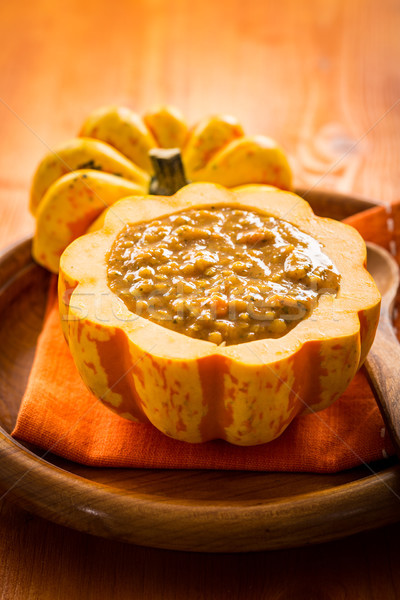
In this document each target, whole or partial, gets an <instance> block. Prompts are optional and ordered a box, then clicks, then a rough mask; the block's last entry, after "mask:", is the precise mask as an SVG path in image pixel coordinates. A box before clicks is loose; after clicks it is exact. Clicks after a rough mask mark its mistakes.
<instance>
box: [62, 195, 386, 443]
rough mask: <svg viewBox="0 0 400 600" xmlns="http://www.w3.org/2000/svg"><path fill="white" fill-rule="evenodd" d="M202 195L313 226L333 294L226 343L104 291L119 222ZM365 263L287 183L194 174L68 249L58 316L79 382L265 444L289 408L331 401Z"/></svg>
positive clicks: (144, 408)
mask: <svg viewBox="0 0 400 600" xmlns="http://www.w3.org/2000/svg"><path fill="white" fill-rule="evenodd" d="M210 204H213V205H233V204H234V205H238V206H241V207H251V208H253V209H258V210H264V211H265V212H267V213H268V214H272V215H274V216H277V217H279V218H284V219H286V220H287V221H289V222H291V223H293V224H295V225H296V226H297V227H299V228H300V229H301V230H303V231H305V232H306V233H309V234H310V235H312V236H313V237H315V238H316V239H317V240H319V241H320V242H321V243H322V244H323V246H324V251H325V252H326V253H327V254H328V255H329V256H330V257H331V259H332V260H333V261H334V262H335V264H336V267H337V268H338V269H339V272H340V273H341V274H342V280H341V287H340V290H339V293H338V294H337V296H336V297H332V296H322V297H321V298H320V301H319V303H318V305H317V307H316V308H315V310H314V311H313V313H312V314H311V316H310V317H309V318H308V319H306V320H304V321H301V322H300V323H299V324H298V325H297V326H296V327H295V328H294V329H293V330H291V331H290V332H289V333H288V334H286V335H285V336H283V337H282V338H278V339H268V340H257V341H254V342H248V343H243V344H240V345H232V346H227V347H220V346H215V345H214V344H212V343H210V342H206V341H203V340H197V339H193V338H190V337H187V336H185V335H182V334H179V333H177V332H175V331H172V330H169V329H166V328H163V327H162V326H160V325H158V324H155V323H152V322H150V321H148V320H146V319H143V318H142V317H140V316H138V315H134V314H133V313H130V312H129V311H128V310H127V308H126V306H125V304H124V303H123V302H122V300H120V299H119V298H118V297H117V296H116V295H115V294H113V293H112V292H111V291H110V290H109V288H108V286H107V277H106V268H107V264H106V256H107V252H108V251H109V249H110V248H111V245H112V243H113V241H114V239H115V238H116V236H117V235H118V233H119V231H120V230H121V228H122V227H123V226H124V223H127V222H129V223H134V222H139V221H140V222H141V221H148V220H151V219H153V218H157V217H161V216H163V215H167V214H170V213H172V212H177V211H179V210H182V209H184V208H189V207H191V206H204V205H210ZM338 239H340V240H341V244H340V246H339V245H338V244H337V243H336V242H337V240H338ZM82 256H85V260H82ZM364 263H365V244H364V242H363V240H362V238H361V236H360V235H359V234H358V233H357V232H356V231H355V230H354V229H353V228H351V227H349V226H347V225H344V224H343V223H339V222H336V221H332V220H330V219H323V218H319V217H316V216H315V215H314V214H313V213H312V211H311V208H310V207H309V205H308V204H307V203H306V202H305V201H304V200H302V199H301V198H299V197H298V196H296V195H295V194H292V193H288V192H283V191H278V190H276V189H274V188H271V187H265V186H244V187H242V188H239V189H238V190H236V191H234V192H229V191H228V190H226V189H224V188H222V187H221V186H217V185H214V184H190V185H188V186H186V187H185V188H182V189H181V190H180V191H179V192H178V193H177V194H176V195H175V196H172V197H151V196H147V197H140V198H138V197H136V198H133V199H129V198H128V199H124V200H121V201H119V202H117V203H116V204H115V205H114V206H113V207H112V208H111V209H109V210H108V211H107V213H106V215H105V219H104V224H103V227H102V229H101V230H98V231H96V232H93V233H90V234H87V235H85V236H82V237H81V238H79V239H78V240H76V241H75V242H73V243H72V244H71V245H70V246H69V247H68V248H67V249H66V251H65V252H64V253H63V255H62V257H61V264H60V278H59V280H60V288H59V289H60V295H59V297H60V313H61V319H62V322H63V328H64V332H65V335H66V339H67V341H68V344H69V346H70V349H71V352H72V355H73V357H74V360H75V363H76V365H77V368H78V371H79V372H80V374H81V376H82V378H83V380H84V382H85V383H86V384H87V385H88V387H89V388H90V389H91V390H92V392H93V393H94V394H95V395H96V396H97V397H99V398H100V399H101V400H102V401H103V402H104V404H105V405H107V406H109V407H110V408H111V409H112V410H114V411H115V412H117V413H119V414H120V415H123V416H125V417H128V418H134V419H137V420H140V421H145V422H151V423H153V425H155V426H156V427H157V428H158V429H159V430H160V431H162V432H163V433H165V434H166V435H168V436H170V437H173V438H175V439H178V440H183V441H187V442H194V443H197V442H204V441H207V440H211V439H216V438H221V439H225V440H227V441H229V442H231V443H233V444H237V445H255V444H262V443H266V442H269V441H271V440H273V439H275V438H276V437H277V436H279V435H280V434H281V433H282V432H283V431H284V430H285V428H286V427H287V426H288V425H289V423H290V422H291V421H292V420H293V419H294V418H295V417H296V416H297V415H299V414H304V413H307V412H315V411H318V410H322V409H323V408H326V407H327V406H329V405H330V404H331V403H332V402H333V401H334V400H336V399H337V398H338V397H339V396H340V395H341V394H342V393H343V391H344V390H345V389H346V387H347V386H348V384H349V383H350V381H351V379H352V378H353V376H354V374H355V373H356V371H357V369H358V368H359V367H360V365H361V364H362V361H363V360H364V358H365V355H366V353H367V352H368V350H369V347H370V345H371V343H372V340H373V336H374V332H375V328H376V325H377V320H378V316H379V304H380V296H379V292H378V291H377V289H376V286H375V284H374V282H373V280H372V278H371V277H370V275H369V274H368V272H367V271H366V270H365V268H364V266H363V265H364ZM355 282H356V283H357V290H356V293H355V288H354V286H355ZM69 290H71V293H69ZM360 322H361V325H360ZM88 332H90V333H88ZM104 340H106V342H107V348H108V350H107V353H106V354H105V353H104V352H103V351H102V350H101V343H102V342H104ZM121 340H123V342H121ZM121 348H122V350H121ZM121 352H122V355H121ZM113 355H116V356H117V355H118V356H120V357H121V356H122V360H119V361H114V362H113V363H112V364H109V363H108V362H107V360H106V356H113ZM125 379H126V382H125V387H124V389H123V390H122V391H120V390H119V389H117V388H118V385H120V382H121V381H122V380H125ZM116 386H117V387H116Z"/></svg>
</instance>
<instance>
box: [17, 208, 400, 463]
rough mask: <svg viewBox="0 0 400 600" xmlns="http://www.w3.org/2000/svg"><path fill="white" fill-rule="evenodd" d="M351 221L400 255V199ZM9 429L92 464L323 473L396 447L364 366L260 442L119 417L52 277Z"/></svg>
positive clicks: (389, 452) (367, 236)
mask: <svg viewBox="0 0 400 600" xmlns="http://www.w3.org/2000/svg"><path fill="white" fill-rule="evenodd" d="M348 222H349V223H351V224H352V225H353V226H355V227H356V228H357V229H358V230H359V231H360V233H361V234H362V235H363V236H364V238H365V239H366V240H369V241H374V242H376V243H378V244H380V245H382V246H385V247H386V248H388V249H390V250H391V251H392V252H393V253H394V254H397V259H398V260H399V259H400V256H399V249H400V204H397V205H394V206H392V207H391V208H389V209H385V208H383V207H378V208H373V209H370V210H368V211H365V212H363V213H361V214H359V215H356V216H354V217H351V218H350V219H348ZM339 243H340V242H339ZM12 435H13V436H14V437H15V438H18V439H20V440H23V441H25V442H28V443H31V444H34V445H35V446H38V447H40V448H42V449H43V450H44V452H43V454H44V455H46V454H47V452H51V453H54V454H57V455H59V456H62V457H64V458H67V459H70V460H73V461H76V462H79V463H82V464H86V465H91V466H96V467H142V468H168V469H226V470H250V471H308V472H319V473H323V472H335V471H340V470H343V469H348V468H351V467H354V466H356V465H360V464H361V463H369V462H371V461H375V460H379V459H382V458H387V457H388V456H390V455H392V454H394V451H393V447H392V445H391V443H390V440H389V439H388V436H387V434H386V431H385V428H384V424H383V421H382V418H381V416H380V413H379V410H378V408H377V405H376V403H375V400H374V396H373V393H372V391H371V388H370V386H369V384H368V382H367V379H366V376H365V372H364V370H363V369H361V370H360V371H359V372H358V373H357V375H356V377H355V378H354V380H353V382H352V383H351V385H350V387H349V388H348V390H347V391H346V392H345V393H344V394H343V396H342V397H341V398H339V400H337V401H336V402H335V403H334V404H333V405H332V406H331V407H330V408H328V409H326V410H325V411H322V412H320V413H316V414H313V415H307V416H302V417H298V418H297V419H295V421H294V422H293V423H292V424H291V425H290V426H289V427H288V429H287V430H286V431H285V432H284V433H283V434H282V435H281V436H280V437H279V438H278V439H277V440H274V441H273V442H270V443H268V444H263V445H261V446H254V447H237V446H232V445H230V444H228V443H227V442H224V441H221V440H218V441H212V442H207V443H204V444H189V443H185V442H178V441H175V440H172V439H170V438H168V437H166V436H164V435H163V434H162V433H160V432H159V431H157V430H156V429H155V428H154V427H153V426H152V425H149V424H141V423H132V422H130V421H126V420H125V419H122V418H121V417H119V416H117V415H115V414H113V413H112V412H110V410H109V409H107V408H105V407H104V406H103V405H102V404H101V402H100V401H99V400H97V399H96V398H95V397H94V396H93V395H92V394H91V393H90V392H89V391H88V390H87V389H86V387H85V386H84V384H83V383H82V381H81V379H80V376H79V374H78V372H77V371H76V368H75V365H74V363H73V360H72V357H71V355H70V353H69V349H68V347H67V345H66V343H65V341H64V339H63V337H62V333H61V328H60V324H59V317H58V310H57V300H56V282H55V280H53V281H52V285H51V286H50V292H49V299H48V310H47V313H46V318H45V323H44V327H43V331H42V333H41V335H40V338H39V341H38V345H37V351H36V356H35V360H34V364H33V367H32V371H31V375H30V378H29V382H28V386H27V389H26V392H25V396H24V398H23V401H22V404H21V408H20V411H19V415H18V419H17V423H16V426H15V429H14V431H13V434H12Z"/></svg>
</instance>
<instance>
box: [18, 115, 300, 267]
mask: <svg viewBox="0 0 400 600" xmlns="http://www.w3.org/2000/svg"><path fill="white" fill-rule="evenodd" d="M155 147H164V148H170V147H177V148H179V149H181V150H182V161H183V164H184V166H185V169H186V172H187V177H188V179H189V180H193V181H214V182H216V183H221V184H224V185H227V186H234V185H239V184H240V185H241V184H246V183H263V184H273V185H275V186H277V187H280V188H282V189H289V188H290V187H291V180H292V175H291V169H290V165H289V162H288V160H287V158H286V156H285V154H284V152H283V150H282V149H281V148H279V147H278V146H277V144H276V143H275V142H273V141H271V140H269V138H265V137H263V136H254V137H252V138H250V137H246V136H245V134H244V131H243V129H242V127H241V125H240V124H239V123H238V122H237V121H236V119H234V118H233V117H229V116H225V115H224V116H219V115H217V116H211V117H207V118H206V119H203V120H202V121H201V122H200V123H199V124H198V125H197V126H195V127H194V128H193V129H192V130H189V128H188V126H187V124H186V122H185V120H184V119H183V117H182V115H181V114H180V112H179V111H178V110H177V109H175V108H173V107H170V106H164V107H160V108H157V109H154V110H152V111H148V112H147V113H146V114H145V115H144V116H143V117H140V116H139V115H137V114H136V113H134V112H133V111H132V110H130V109H129V108H126V107H121V106H108V107H103V108H100V109H98V110H96V111H94V112H93V113H92V114H90V115H89V116H88V117H87V118H86V120H85V121H84V123H83V125H82V127H81V130H80V134H79V137H77V138H75V139H73V140H70V141H69V142H66V143H65V144H63V145H61V146H60V147H58V148H56V149H55V150H54V151H50V152H48V154H47V155H46V156H45V157H44V158H43V160H42V161H41V162H40V164H39V166H38V168H37V169H36V172H35V175H34V178H33V181H32V186H31V198H30V210H31V212H32V214H33V215H34V216H35V217H37V214H38V212H39V206H40V205H41V203H42V202H44V200H45V199H46V201H47V202H49V203H50V204H52V205H53V206H54V210H55V211H56V214H55V215H54V217H52V218H54V220H59V222H60V223H63V220H64V208H65V205H64V206H63V205H62V204H60V206H58V205H57V202H56V200H55V199H53V200H49V195H51V194H52V193H54V194H56V190H57V182H58V180H59V179H60V178H62V177H64V176H65V175H66V174H67V173H69V172H71V171H72V172H75V171H78V170H82V169H91V170H95V172H94V174H93V177H96V172H97V173H98V178H99V180H101V176H102V174H103V173H109V174H112V175H114V176H118V177H119V178H120V179H121V187H123V186H124V185H125V184H126V186H127V187H128V186H129V183H133V184H135V185H137V186H138V189H139V190H140V193H142V194H143V195H144V194H146V193H148V189H149V185H150V179H151V175H152V165H151V161H150V159H149V150H151V149H152V148H155ZM99 185H102V189H103V193H104V198H105V200H106V199H107V197H108V196H110V197H113V194H114V190H113V189H110V190H109V191H108V190H107V185H106V184H105V183H104V181H103V182H102V181H100V182H99ZM110 187H111V188H113V186H112V185H110ZM88 192H90V189H88ZM130 194H131V192H130V191H128V192H127V194H126V195H130ZM89 196H90V194H88V197H89ZM105 203H107V202H105ZM71 204H72V205H73V203H71ZM72 205H71V207H69V209H68V213H69V216H68V224H69V225H71V216H70V213H71V211H72V209H73V206H72ZM85 207H86V209H87V210H86V215H82V209H83V208H85ZM96 218H97V215H94V214H93V211H92V206H91V205H90V202H89V201H88V202H87V204H86V205H85V204H83V205H81V210H80V213H79V214H77V215H76V221H77V226H76V227H75V230H76V231H77V235H81V233H83V232H82V231H81V230H80V229H79V227H78V225H79V222H82V223H83V222H85V223H86V222H90V220H91V219H92V222H93V221H94V220H95V219H96ZM89 224H90V223H89ZM55 235H57V232H55ZM62 244H64V248H65V247H66V245H65V243H64V241H63V239H62V235H61V236H60V239H59V243H58V247H61V246H62ZM35 245H36V246H38V247H40V252H35V254H34V257H35V259H36V261H37V262H38V263H39V264H41V265H42V266H44V267H46V268H48V269H50V270H52V271H53V272H58V261H57V260H56V261H55V260H54V257H53V256H52V255H53V254H54V251H53V248H52V242H51V240H49V237H48V233H47V230H46V227H44V222H43V219H42V220H40V219H38V220H37V224H36V231H35ZM64 248H63V249H64Z"/></svg>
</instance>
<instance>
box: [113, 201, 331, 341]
mask: <svg viewBox="0 0 400 600" xmlns="http://www.w3.org/2000/svg"><path fill="white" fill-rule="evenodd" d="M107 277H108V285H109V287H110V289H111V290H112V292H114V293H115V294H117V295H118V296H119V297H120V298H121V299H122V300H123V301H124V303H125V305H126V306H127V308H128V309H129V310H130V311H131V312H132V313H136V314H138V315H140V316H142V317H145V318H147V319H150V320H151V321H154V322H156V323H158V324H159V325H163V326H164V327H168V328H169V329H174V330H176V331H178V332H179V333H183V334H185V335H188V336H190V337H194V338H199V339H203V340H207V341H209V342H213V343H215V344H223V343H225V344H227V345H228V344H239V343H242V342H248V341H251V340H256V339H261V338H275V337H280V336H282V335H284V334H285V333H287V332H288V331H290V330H291V329H292V328H293V327H295V325H296V324H298V323H299V322H300V320H302V319H305V318H307V317H308V316H309V315H310V314H311V312H312V309H313V307H314V306H315V304H316V302H317V301H318V297H319V295H320V294H321V293H329V294H336V293H337V292H338V289H339V284H340V275H339V273H338V272H337V270H336V268H335V266H334V265H333V263H332V261H331V260H330V259H329V257H328V256H327V255H326V254H324V252H323V250H322V248H321V245H320V244H319V243H318V242H317V241H316V240H315V239H314V238H312V237H311V236H309V235H307V234H305V233H303V232H302V231H300V230H299V229H298V228H296V227H295V226H294V225H292V224H291V223H289V222H287V221H284V220H280V219H277V218H275V217H271V216H268V215H267V214H264V213H261V212H257V211H255V210H248V209H245V208H237V207H233V206H223V207H221V206H218V207H213V206H208V207H202V208H191V209H187V210H183V211H181V212H179V213H175V214H172V215H169V216H166V217H162V218H160V219H157V220H154V221H149V222H143V223H138V224H134V225H127V226H126V227H125V228H124V229H123V230H122V231H121V232H120V234H119V235H118V237H117V239H116V240H115V242H114V244H113V247H112V249H111V252H110V254H109V257H108V265H107Z"/></svg>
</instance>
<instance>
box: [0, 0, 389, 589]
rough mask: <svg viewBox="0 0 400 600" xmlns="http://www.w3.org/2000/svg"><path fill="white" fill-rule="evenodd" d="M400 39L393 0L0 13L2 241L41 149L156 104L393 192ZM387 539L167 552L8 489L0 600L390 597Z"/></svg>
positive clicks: (140, 4)
mask: <svg viewBox="0 0 400 600" xmlns="http://www.w3.org/2000/svg"><path fill="white" fill-rule="evenodd" d="M399 30H400V10H399V6H398V2H397V0H383V1H382V2H376V0H352V1H351V2H348V1H346V0H310V1H309V2H297V0H282V1H281V2H279V3H277V2H273V1H270V0H265V1H260V0H248V1H247V2H246V3H243V2H241V1H240V0H220V1H219V2H215V1H211V0H203V1H199V0H192V1H191V2H190V3H189V2H186V0H169V1H168V2H167V1H166V0H137V1H135V2H132V1H130V0H121V1H120V2H118V3H106V2H105V1H102V0H100V1H99V0H97V1H96V2H94V1H93V0H88V1H87V2H85V3H82V2H78V0H71V1H70V2H68V3H67V4H65V5H63V6H62V8H61V6H60V5H59V4H58V3H54V2H52V1H50V0H36V1H35V2H28V1H19V0H16V1H15V2H13V3H11V2H3V3H1V6H0V33H1V40H2V44H1V51H0V75H1V77H0V127H1V129H0V130H1V132H2V135H1V138H0V244H1V246H5V245H6V244H8V243H9V242H11V241H15V240H17V239H19V238H21V237H22V236H25V235H26V234H29V233H30V232H31V231H32V228H33V222H32V219H31V217H30V216H29V214H28V212H27V209H26V206H27V201H28V190H29V185H30V180H31V176H32V173H33V170H34V168H35V166H36V165H37V163H38V161H39V160H40V158H41V157H42V156H43V154H44V153H45V152H46V150H47V148H52V147H54V146H55V145H57V144H58V143H60V142H61V141H63V140H65V139H67V138H69V137H73V136H74V135H75V133H76V132H77V131H78V129H79V127H80V124H81V122H82V120H83V118H84V117H85V115H86V114H87V113H88V112H89V111H91V110H92V109H93V108H95V107H97V106H100V105H104V104H110V103H114V104H126V105H129V106H130V107H132V108H134V109H135V110H137V111H138V112H143V111H144V110H145V109H147V108H148V107H151V106H153V105H157V104H159V103H166V102H167V103H170V104H174V105H177V106H178V107H180V108H181V110H182V111H183V113H184V114H185V115H186V117H187V118H188V120H189V121H190V122H194V121H195V120H197V119H199V118H200V117H201V116H202V115H204V114H210V113H215V112H221V111H223V112H229V113H231V114H234V115H236V116H237V117H238V118H239V119H240V120H241V121H242V123H243V125H244V127H245V129H246V130H247V131H248V132H249V133H257V132H260V133H263V134H267V135H271V136H272V137H275V138H277V139H278V140H279V141H280V142H281V143H282V145H283V146H284V147H285V149H286V150H287V152H288V153H289V156H290V159H291V162H292V165H293V169H294V173H295V182H296V185H298V186H302V187H306V188H313V187H318V188H325V189H332V190H336V191H341V192H353V193H355V194H359V195H363V196H366V197H369V198H373V199H377V200H378V201H380V202H391V201H394V200H396V199H398V198H399V191H398V190H399V183H400V180H399V166H398V157H399V156H400V136H399V135H398V131H399V130H400V128H399V125H400V104H399V103H400V77H399V70H398V64H399V62H400V36H399V35H398V32H399ZM10 347H12V341H11V340H10ZM26 351H27V352H30V351H32V349H29V348H27V350H26ZM10 368H13V365H12V364H10ZM399 534H400V526H399V525H394V526H390V528H382V529H379V530H378V531H376V532H369V533H364V534H359V535H356V536H353V537H349V538H347V539H345V540H342V541H340V542H331V543H329V544H324V545H321V546H316V547H305V548H301V549H296V550H280V551H274V552H261V553H256V554H239V555H233V556H230V555H212V554H190V553H179V552H173V551H161V550H152V549H144V548H139V547H135V546H129V545H126V544H123V543H120V542H111V541H109V540H103V539H100V538H95V537H91V536H89V535H87V534H83V533H78V532H74V531H72V530H68V529H65V528H63V527H61V526H59V525H55V524H51V523H49V522H47V521H44V520H42V519H40V518H39V517H33V516H31V515H29V514H28V513H26V512H24V511H23V510H21V509H19V508H17V507H16V506H15V505H13V504H12V503H11V502H10V501H9V498H7V497H6V498H4V499H2V501H1V503H0V588H1V592H2V594H1V597H2V598H5V599H6V600H9V599H10V600H20V599H21V600H22V599H23V600H26V599H28V600H30V599H42V598H43V599H51V600H58V599H64V598H71V597H73V598H76V599H78V600H80V599H81V598H82V599H85V600H86V599H91V598H96V599H99V598H135V599H136V598H138V599H147V598H149V599H150V598H151V599H153V598H162V599H166V600H169V599H170V598H171V599H180V598H182V599H183V598H185V599H189V600H190V599H192V598H195V599H203V598H204V599H207V600H208V599H210V598H212V599H214V598H215V599H225V598H232V599H236V598H238V599H239V598H240V599H242V598H245V599H250V600H253V599H257V600H258V599H260V598H261V599H262V598H269V599H272V600H274V599H275V598H276V599H278V598H282V599H283V598H285V599H286V598H289V599H290V598H294V599H302V598H307V599H312V598H316V599H341V598H343V599H344V598H346V599H348V598H351V599H352V598H361V599H364V598H365V599H371V600H372V599H375V598H385V599H389V600H391V599H392V598H393V599H395V598H398V597H400V573H399V570H398V561H399V554H400V551H399V546H398V537H399Z"/></svg>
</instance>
